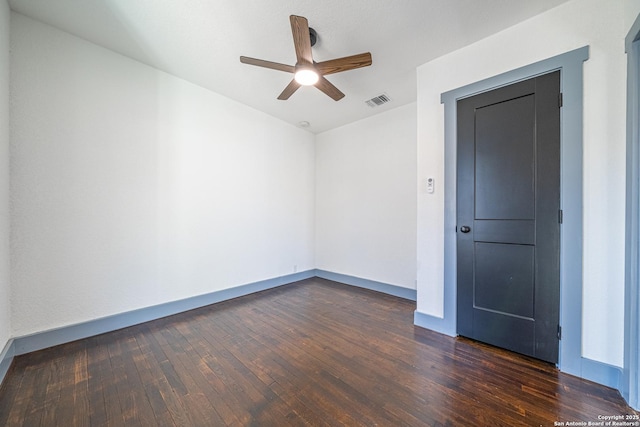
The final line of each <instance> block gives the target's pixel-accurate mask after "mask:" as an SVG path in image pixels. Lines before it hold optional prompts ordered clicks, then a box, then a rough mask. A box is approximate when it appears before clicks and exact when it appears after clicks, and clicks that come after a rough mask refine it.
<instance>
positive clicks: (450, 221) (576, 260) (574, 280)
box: [421, 46, 620, 385]
mask: <svg viewBox="0 0 640 427" xmlns="http://www.w3.org/2000/svg"><path fill="white" fill-rule="evenodd" d="M588 59H589V47H588V46H584V47H582V48H579V49H575V50H572V51H570V52H567V53H564V54H561V55H557V56H554V57H552V58H549V59H545V60H543V61H540V62H537V63H535V64H531V65H527V66H524V67H522V68H518V69H516V70H512V71H509V72H506V73H503V74H500V75H498V76H494V77H491V78H488V79H485V80H482V81H480V82H476V83H472V84H470V85H466V86H463V87H460V88H458V89H454V90H451V91H448V92H445V93H443V94H442V95H441V102H442V103H443V104H444V116H445V124H444V134H445V154H444V178H445V179H444V181H445V184H444V187H445V188H444V210H445V212H444V230H445V232H444V317H443V318H442V319H435V318H432V319H429V320H428V323H429V326H428V327H429V328H430V329H434V330H438V331H439V332H442V333H445V334H447V335H451V336H455V335H456V298H457V292H456V288H457V282H456V265H457V254H456V232H455V226H456V144H457V135H456V125H457V124H456V104H457V101H458V100H459V99H462V98H467V97H469V96H472V95H476V94H479V93H482V92H486V91H489V90H492V89H496V88H499V87H502V86H507V85H510V84H512V83H516V82H518V81H522V80H526V79H530V78H532V77H536V76H539V75H543V74H547V73H550V72H553V71H556V70H560V90H561V92H562V94H563V108H562V109H561V112H560V187H561V189H560V208H561V209H562V210H563V225H562V227H561V230H560V325H561V326H562V340H561V341H560V351H559V362H558V367H559V368H560V369H561V370H562V371H564V372H567V373H569V374H572V375H576V376H579V377H583V378H589V379H593V380H595V381H597V382H600V383H604V384H610V383H612V382H613V383H617V381H618V379H619V375H620V372H619V371H616V372H611V369H609V368H610V367H609V366H599V365H598V364H597V362H592V364H591V365H589V366H588V367H587V366H585V363H586V362H585V361H586V360H587V359H584V358H583V357H582V304H575V303H573V304H572V302H575V301H582V249H583V244H582V236H583V233H582V230H583V220H582V207H583V196H582V188H583V185H582V183H583V177H582V169H583V154H582V150H583V137H582V120H583V114H582V111H583V89H582V84H583V83H582V82H583V62H584V61H586V60H588ZM565 242H566V243H567V244H564V243H565ZM423 320H426V319H423ZM421 323H424V322H421ZM616 385H617V384H616Z"/></svg>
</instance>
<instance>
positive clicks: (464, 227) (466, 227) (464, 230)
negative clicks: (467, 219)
mask: <svg viewBox="0 0 640 427" xmlns="http://www.w3.org/2000/svg"><path fill="white" fill-rule="evenodd" d="M460 231H462V232H463V233H468V232H470V231H471V227H469V226H468V225H463V226H462V227H460Z"/></svg>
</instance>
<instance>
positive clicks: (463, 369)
mask: <svg viewBox="0 0 640 427" xmlns="http://www.w3.org/2000/svg"><path fill="white" fill-rule="evenodd" d="M414 310H415V303H414V302H411V301H408V300H404V299H401V298H397V297H392V296H388V295H385V294H381V293H377V292H373V291H368V290H364V289H360V288H356V287H351V286H347V285H342V284H338V283H335V282H331V281H328V280H324V279H318V278H314V279H308V280H305V281H302V282H298V283H295V284H292V285H286V286H282V287H279V288H275V289H271V290H268V291H264V292H260V293H256V294H252V295H248V296H245V297H241V298H237V299H234V300H230V301H226V302H223V303H219V304H214V305H211V306H208V307H204V308H201V309H197V310H192V311H189V312H186V313H182V314H179V315H175V316H171V317H167V318H163V319H159V320H156V321H153V322H148V323H145V324H142V325H138V326H134V327H130V328H126V329H122V330H119V331H115V332H111V333H108V334H104V335H100V336H96V337H92V338H88V339H84V340H80V341H75V342H73V343H69V344H65V345H61V346H57V347H54V348H50V349H46V350H42V351H38V352H34V353H31V354H27V355H23V356H19V357H16V358H15V359H14V363H13V365H12V366H11V368H10V370H9V372H8V374H7V376H6V378H5V381H4V382H3V385H2V388H0V425H2V426H29V427H31V426H131V425H136V426H137V425H142V426H158V425H160V426H223V425H228V426H247V425H256V426H289V425H293V426H360V425H367V426H369V425H380V426H553V425H554V422H567V421H584V422H589V421H591V422H594V421H598V415H626V414H629V415H635V413H634V412H633V410H632V409H631V408H629V407H628V406H627V405H626V404H625V403H624V401H623V399H622V398H621V397H620V395H619V393H618V392H617V391H616V390H613V389H609V388H606V387H603V386H600V385H598V384H595V383H592V382H589V381H585V380H582V379H579V378H576V377H572V376H570V375H565V374H562V373H560V372H558V370H557V369H556V368H555V367H554V366H552V365H549V364H546V363H544V362H540V361H537V360H534V359H531V358H527V357H524V356H520V355H517V354H514V353H510V352H507V351H504V350H500V349H496V348H493V347H490V346H487V345H484V344H479V343H476V342H474V341H470V340H467V339H454V338H450V337H447V336H444V335H440V334H437V333H434V332H431V331H427V330H424V329H421V328H419V327H415V326H414V325H413V323H412V322H413V311H414Z"/></svg>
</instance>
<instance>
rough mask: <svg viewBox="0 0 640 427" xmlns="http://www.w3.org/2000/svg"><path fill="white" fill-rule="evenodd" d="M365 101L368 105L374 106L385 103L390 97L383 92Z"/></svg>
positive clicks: (389, 100)
mask: <svg viewBox="0 0 640 427" xmlns="http://www.w3.org/2000/svg"><path fill="white" fill-rule="evenodd" d="M365 102H366V103H367V105H368V106H369V107H371V108H375V107H379V106H381V105H382V104H386V103H387V102H391V98H389V95H387V94H386V93H383V94H382V95H378V96H374V97H373V98H371V99H368V100H366V101H365Z"/></svg>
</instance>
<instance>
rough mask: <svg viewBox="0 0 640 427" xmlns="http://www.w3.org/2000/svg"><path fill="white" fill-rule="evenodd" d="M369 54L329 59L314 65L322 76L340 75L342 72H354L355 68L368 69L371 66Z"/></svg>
mask: <svg viewBox="0 0 640 427" xmlns="http://www.w3.org/2000/svg"><path fill="white" fill-rule="evenodd" d="M371 63H372V61H371V53H369V52H366V53H360V54H358V55H352V56H345V57H343V58H337V59H330V60H329V61H322V62H318V63H317V64H316V69H317V70H318V72H319V73H320V74H322V75H323V76H326V75H329V74H335V73H340V72H342V71H349V70H355V69H356V68H362V67H368V66H369V65H371Z"/></svg>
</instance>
